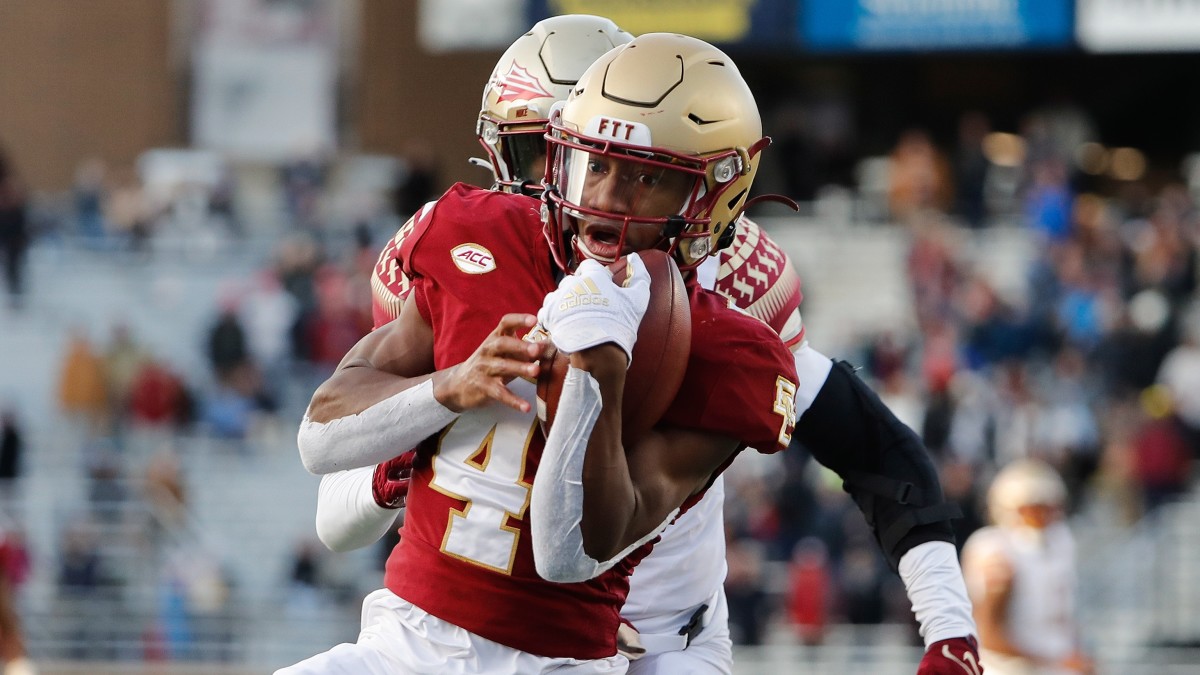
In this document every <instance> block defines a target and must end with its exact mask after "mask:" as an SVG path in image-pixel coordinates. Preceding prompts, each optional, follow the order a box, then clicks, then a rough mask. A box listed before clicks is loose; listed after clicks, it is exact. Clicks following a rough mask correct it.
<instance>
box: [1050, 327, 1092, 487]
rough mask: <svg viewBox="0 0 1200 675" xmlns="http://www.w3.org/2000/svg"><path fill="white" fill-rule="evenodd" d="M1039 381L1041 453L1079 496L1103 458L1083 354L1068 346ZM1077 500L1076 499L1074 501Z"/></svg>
mask: <svg viewBox="0 0 1200 675" xmlns="http://www.w3.org/2000/svg"><path fill="white" fill-rule="evenodd" d="M1051 366H1052V367H1051V369H1050V370H1049V371H1047V372H1046V373H1045V375H1044V377H1043V381H1041V382H1038V383H1037V389H1038V392H1039V393H1038V396H1039V398H1040V399H1041V400H1042V409H1041V413H1040V415H1039V416H1038V420H1037V427H1036V428H1035V429H1034V441H1035V445H1036V446H1037V454H1038V455H1040V456H1041V457H1042V458H1044V459H1046V460H1048V461H1049V462H1050V463H1051V464H1053V465H1054V466H1055V467H1056V468H1058V470H1059V471H1060V472H1061V473H1062V475H1063V479H1064V480H1065V481H1066V483H1067V489H1068V492H1069V493H1070V494H1071V495H1074V496H1078V495H1079V494H1080V493H1081V491H1082V488H1083V485H1084V483H1085V482H1086V481H1087V480H1088V478H1090V477H1091V475H1092V472H1093V471H1095V470H1096V464H1097V463H1098V461H1099V449H1100V427H1099V423H1098V422H1097V420H1096V416H1095V414H1094V413H1093V412H1092V407H1091V401H1090V400H1089V390H1090V388H1091V386H1090V382H1089V378H1088V377H1087V371H1086V367H1087V364H1086V362H1085V361H1084V358H1083V354H1081V353H1080V352H1079V351H1077V350H1075V349H1072V348H1070V347H1064V348H1063V349H1061V350H1060V351H1059V352H1058V353H1057V354H1056V355H1055V356H1054V361H1053V363H1052V364H1051ZM1073 503H1074V502H1073V501H1072V504H1073Z"/></svg>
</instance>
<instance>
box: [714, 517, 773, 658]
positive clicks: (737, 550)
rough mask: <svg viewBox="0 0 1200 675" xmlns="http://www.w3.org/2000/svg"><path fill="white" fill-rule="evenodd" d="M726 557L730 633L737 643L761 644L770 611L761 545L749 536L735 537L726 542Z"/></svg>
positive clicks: (726, 589)
mask: <svg viewBox="0 0 1200 675" xmlns="http://www.w3.org/2000/svg"><path fill="white" fill-rule="evenodd" d="M725 557H726V560H727V562H728V565H729V570H728V572H727V573H726V575H725V596H726V598H727V600H728V602H729V636H730V638H731V639H732V640H733V643H734V644H736V645H759V644H762V643H763V639H764V638H765V637H766V635H765V629H766V621H767V617H768V613H769V611H770V606H769V602H768V597H767V593H766V589H765V587H764V584H765V583H766V580H765V579H764V578H763V569H762V564H763V553H762V548H761V546H759V545H758V544H757V543H756V542H754V541H753V540H751V539H734V540H732V541H730V542H729V546H728V547H727V549H726V552H725Z"/></svg>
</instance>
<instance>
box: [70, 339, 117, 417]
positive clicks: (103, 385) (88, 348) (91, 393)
mask: <svg viewBox="0 0 1200 675" xmlns="http://www.w3.org/2000/svg"><path fill="white" fill-rule="evenodd" d="M66 346H67V351H66V353H65V354H64V355H63V358H62V361H61V365H60V366H59V374H58V406H59V409H60V410H61V411H62V412H63V413H65V414H66V415H67V416H68V417H69V418H73V419H75V420H76V421H78V422H79V423H81V424H82V426H83V427H84V428H85V429H87V430H89V431H93V432H94V431H96V430H99V429H102V428H104V427H105V426H106V422H107V421H108V417H109V414H110V412H111V407H110V404H109V399H108V383H107V375H106V373H105V366H104V360H103V359H102V358H101V357H100V355H99V354H98V353H97V352H96V350H95V349H94V348H93V347H92V343H91V341H90V340H89V339H88V336H87V333H86V332H85V330H84V329H83V327H82V326H78V325H74V326H72V327H71V328H70V329H69V334H68V337H67V344H66Z"/></svg>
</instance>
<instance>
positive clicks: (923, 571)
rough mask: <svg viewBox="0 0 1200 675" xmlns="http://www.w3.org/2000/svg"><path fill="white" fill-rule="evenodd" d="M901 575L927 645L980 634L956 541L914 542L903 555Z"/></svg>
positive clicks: (901, 558)
mask: <svg viewBox="0 0 1200 675" xmlns="http://www.w3.org/2000/svg"><path fill="white" fill-rule="evenodd" d="M900 578H901V579H903V580H904V589H905V590H906V591H908V599H909V601H910V602H912V608H913V614H915V615H916V617H917V622H918V623H920V624H921V629H920V633H921V637H922V638H923V639H924V640H925V647H926V648H928V647H929V645H931V644H933V643H935V642H937V641H939V640H946V639H948V638H955V637H965V636H967V635H978V633H977V632H976V629H975V619H974V618H973V617H972V616H971V601H970V599H968V598H967V585H966V583H965V582H964V581H963V573H962V568H961V567H959V564H958V554H957V553H956V551H955V549H954V544H951V543H950V542H946V541H928V542H925V543H924V544H919V545H917V546H914V547H913V548H912V549H910V550H909V551H908V552H907V553H905V554H904V555H903V556H901V557H900Z"/></svg>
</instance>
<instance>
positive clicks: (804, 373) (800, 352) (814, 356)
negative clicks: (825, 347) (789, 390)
mask: <svg viewBox="0 0 1200 675" xmlns="http://www.w3.org/2000/svg"><path fill="white" fill-rule="evenodd" d="M792 358H793V359H794V360H795V362H796V376H797V377H798V378H799V384H798V385H797V387H796V419H797V420H798V419H800V418H801V417H802V416H803V415H804V412H805V411H806V410H808V409H809V407H811V406H812V404H813V401H815V400H817V394H819V393H820V392H821V387H824V386H825V380H827V379H829V371H830V370H833V361H832V360H830V358H829V357H828V356H825V355H824V354H822V353H821V352H819V351H817V350H815V349H813V348H812V347H810V346H808V340H805V341H804V342H801V343H800V344H799V345H797V346H796V347H795V348H794V349H793V350H792Z"/></svg>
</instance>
